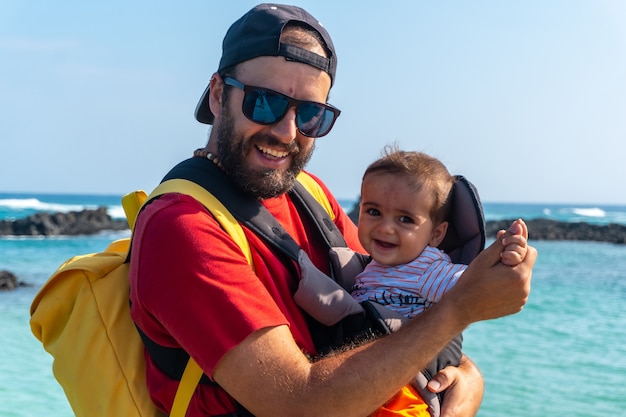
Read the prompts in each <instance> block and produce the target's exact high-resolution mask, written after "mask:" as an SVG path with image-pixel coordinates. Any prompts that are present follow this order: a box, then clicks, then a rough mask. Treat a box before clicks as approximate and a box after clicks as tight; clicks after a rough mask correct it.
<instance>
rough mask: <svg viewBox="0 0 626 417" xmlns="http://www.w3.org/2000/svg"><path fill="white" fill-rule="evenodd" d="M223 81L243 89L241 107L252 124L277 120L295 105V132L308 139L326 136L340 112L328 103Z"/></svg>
mask: <svg viewBox="0 0 626 417" xmlns="http://www.w3.org/2000/svg"><path fill="white" fill-rule="evenodd" d="M224 84H226V85H230V86H231V87H235V88H238V89H240V90H243V92H244V97H243V103H242V105H241V110H242V112H243V114H244V116H246V117H247V118H248V119H249V120H251V121H253V122H254V123H258V124H261V125H271V124H273V123H277V122H279V121H280V120H282V118H283V117H285V114H287V110H289V109H290V108H291V107H295V108H296V126H297V127H298V131H299V132H300V133H301V134H303V135H304V136H308V137H310V138H320V137H322V136H325V135H327V134H328V132H330V129H332V127H333V125H334V124H335V120H337V117H339V114H341V110H339V109H337V108H335V107H333V106H331V105H329V104H322V103H316V102H314V101H302V100H296V99H295V98H292V97H289V96H286V95H284V94H281V93H278V92H276V91H273V90H269V89H267V88H262V87H254V86H251V85H245V84H243V83H242V82H240V81H237V80H235V79H234V78H231V77H225V78H224Z"/></svg>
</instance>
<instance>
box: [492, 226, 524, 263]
mask: <svg viewBox="0 0 626 417" xmlns="http://www.w3.org/2000/svg"><path fill="white" fill-rule="evenodd" d="M508 231H509V233H512V235H509V236H507V237H503V235H504V233H505V231H504V230H501V231H499V232H498V239H502V244H503V245H504V249H503V250H502V253H500V258H501V259H502V263H503V264H505V265H508V266H515V265H518V264H520V263H521V262H522V261H523V260H524V258H525V257H526V251H527V249H528V248H527V239H528V227H527V226H526V223H524V221H523V220H522V219H518V220H515V221H514V222H513V223H512V224H511V227H509V230H508Z"/></svg>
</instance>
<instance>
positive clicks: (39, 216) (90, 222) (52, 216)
mask: <svg viewBox="0 0 626 417" xmlns="http://www.w3.org/2000/svg"><path fill="white" fill-rule="evenodd" d="M349 216H350V218H351V219H352V220H353V221H355V222H357V221H358V207H355V209H353V210H352V211H351V212H350V213H349ZM513 220H514V219H510V220H499V221H488V222H486V234H487V237H488V238H493V237H495V235H496V233H497V231H498V230H500V229H506V228H507V227H508V226H509V225H510V224H511V222H512V221H513ZM525 221H526V224H527V225H528V229H529V234H530V239H531V240H582V241H596V242H609V243H617V244H626V225H621V224H615V223H611V224H607V225H596V224H590V223H584V222H577V223H569V222H559V221H556V220H549V219H525ZM105 230H113V231H119V230H128V224H127V223H126V221H125V220H118V219H112V218H111V216H109V215H108V214H107V209H106V207H99V208H97V209H93V210H92V209H86V210H82V211H74V212H68V213H36V214H34V215H32V216H29V217H26V218H23V219H18V220H2V221H0V236H60V235H67V236H76V235H92V234H95V233H99V232H101V231H105Z"/></svg>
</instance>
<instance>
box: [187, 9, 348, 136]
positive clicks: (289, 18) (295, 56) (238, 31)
mask: <svg viewBox="0 0 626 417" xmlns="http://www.w3.org/2000/svg"><path fill="white" fill-rule="evenodd" d="M289 22H299V23H303V24H305V25H307V26H310V27H311V28H312V29H314V30H315V31H316V32H318V33H319V34H320V36H321V38H322V40H323V41H324V43H325V44H326V45H325V46H326V49H327V50H328V51H329V58H326V57H324V56H321V55H318V54H315V53H313V52H311V51H308V50H306V49H303V48H300V47H297V46H294V45H286V44H282V43H280V36H281V34H282V31H283V28H284V27H285V25H286V24H287V23H289ZM260 56H283V57H285V59H287V60H288V61H296V62H302V63H304V64H309V65H311V66H314V67H316V68H319V69H321V70H322V71H325V72H326V73H328V75H330V80H331V81H330V82H331V86H332V84H333V83H334V81H335V70H336V68H337V55H336V54H335V47H334V46H333V42H332V40H331V39H330V35H329V34H328V32H327V31H326V29H324V26H322V24H321V23H320V22H319V21H318V20H317V19H316V18H314V17H313V16H311V15H310V14H309V13H308V12H307V11H306V10H304V9H302V8H300V7H296V6H288V5H284V4H260V5H258V6H256V7H254V8H253V9H251V10H250V11H249V12H248V13H246V14H245V15H243V16H242V17H241V18H240V19H239V20H237V21H236V22H235V23H233V24H232V26H231V27H230V29H228V32H226V36H225V37H224V41H223V43H222V59H221V60H220V64H219V68H218V72H219V71H221V70H223V69H225V68H229V67H232V66H234V65H237V64H240V63H242V62H244V61H248V60H250V59H253V58H257V57H260ZM209 87H210V84H209V86H207V88H206V90H204V93H203V94H202V97H201V98H200V101H199V102H198V105H197V106H196V119H197V120H198V121H199V122H201V123H206V124H213V119H214V116H213V113H211V109H210V108H209Z"/></svg>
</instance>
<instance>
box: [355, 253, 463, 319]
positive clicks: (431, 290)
mask: <svg viewBox="0 0 626 417" xmlns="http://www.w3.org/2000/svg"><path fill="white" fill-rule="evenodd" d="M466 268H467V265H462V264H453V263H452V262H451V260H450V257H449V256H448V255H447V254H446V253H444V252H442V251H440V250H439V249H437V248H433V247H431V246H427V247H426V248H425V249H424V251H423V252H422V254H421V255H420V256H418V257H417V258H415V259H414V260H413V261H411V262H409V263H407V264H401V265H395V266H386V265H381V264H379V263H378V262H376V261H374V260H372V261H371V262H370V263H369V264H368V265H367V266H366V267H365V269H364V270H363V272H361V273H360V274H359V275H358V276H357V278H356V281H355V283H354V287H352V290H351V292H352V297H353V298H354V299H355V300H357V301H358V302H362V301H365V300H370V301H374V302H377V303H379V304H382V305H384V306H386V307H387V308H390V309H391V310H395V311H396V312H398V313H400V314H402V315H404V316H405V317H409V318H411V317H414V316H416V315H418V314H420V313H421V312H423V311H424V310H425V309H427V308H428V307H429V306H430V305H432V304H433V303H436V302H438V301H439V300H441V297H443V295H444V294H445V293H446V292H448V290H450V288H452V287H453V286H454V284H456V282H457V281H458V279H459V277H460V276H461V274H462V273H463V271H465V269H466Z"/></svg>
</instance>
